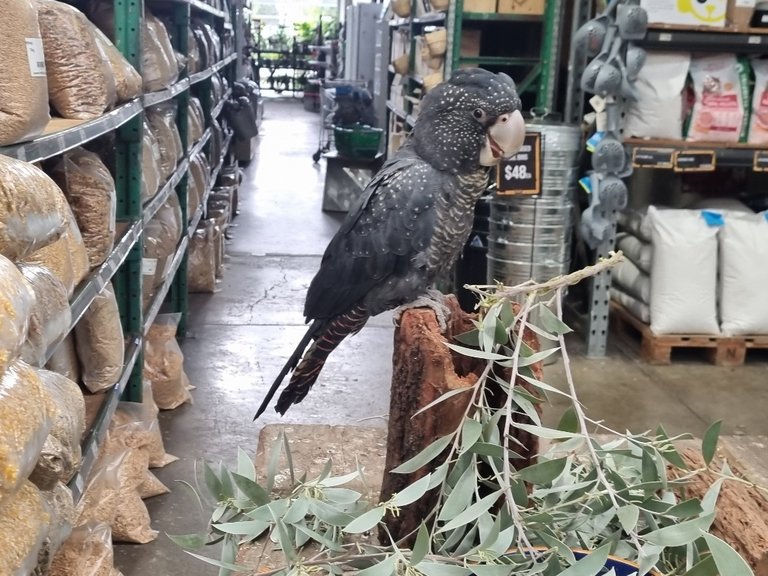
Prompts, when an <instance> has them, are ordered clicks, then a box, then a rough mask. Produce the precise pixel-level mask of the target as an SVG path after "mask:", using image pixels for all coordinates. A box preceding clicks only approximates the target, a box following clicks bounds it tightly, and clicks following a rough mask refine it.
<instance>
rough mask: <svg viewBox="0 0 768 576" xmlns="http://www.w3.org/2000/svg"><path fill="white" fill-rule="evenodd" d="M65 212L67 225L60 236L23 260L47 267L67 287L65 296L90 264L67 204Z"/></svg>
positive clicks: (73, 287)
mask: <svg viewBox="0 0 768 576" xmlns="http://www.w3.org/2000/svg"><path fill="white" fill-rule="evenodd" d="M65 213H66V221H67V225H66V229H65V231H64V234H62V236H61V238H59V239H58V240H57V241H56V242H53V243H52V244H50V245H48V246H45V247H43V248H40V249H39V250H36V251H35V252H33V253H32V254H30V255H29V256H26V257H25V258H24V260H23V262H25V263H27V264H39V265H40V266H44V267H45V268H47V269H48V270H49V271H50V272H51V274H53V275H54V276H55V277H56V279H57V280H58V281H59V282H61V283H62V284H63V285H64V287H65V288H66V289H67V296H68V297H71V296H72V294H74V292H75V288H76V287H77V286H78V285H79V284H80V282H82V281H83V280H85V278H86V277H87V276H88V272H89V271H90V265H89V264H88V251H87V250H86V249H85V243H84V242H83V237H82V236H81V235H80V229H79V228H78V227H77V222H76V221H75V216H74V214H72V210H71V209H70V208H69V206H67V207H66V208H65Z"/></svg>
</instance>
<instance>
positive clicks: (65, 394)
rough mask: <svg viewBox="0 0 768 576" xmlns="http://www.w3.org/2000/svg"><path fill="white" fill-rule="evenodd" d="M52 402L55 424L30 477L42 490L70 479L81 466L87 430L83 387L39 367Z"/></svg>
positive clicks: (39, 373) (50, 488)
mask: <svg viewBox="0 0 768 576" xmlns="http://www.w3.org/2000/svg"><path fill="white" fill-rule="evenodd" d="M37 374H38V376H39V377H40V380H41V381H42V383H43V387H44V389H45V391H46V392H47V394H48V395H49V396H50V398H51V400H52V402H53V425H52V426H51V431H50V432H49V433H48V438H46V441H45V444H44V445H43V449H42V452H41V454H40V458H39V459H38V461H37V465H36V466H35V469H34V470H33V471H32V474H31V475H30V477H29V479H30V480H31V481H32V482H34V484H35V485H36V486H37V487H38V488H40V489H41V490H52V489H53V488H54V487H55V486H56V484H57V483H58V482H69V481H70V480H71V479H72V476H73V475H74V473H75V472H76V471H77V470H78V468H79V467H80V461H81V457H82V452H81V448H80V442H81V440H82V438H83V434H84V433H85V400H84V399H83V393H82V392H81V391H80V387H79V386H78V385H77V384H75V383H74V382H72V381H71V380H69V379H68V378H66V377H65V376H62V375H61V374H57V373H56V372H50V371H48V370H38V371H37Z"/></svg>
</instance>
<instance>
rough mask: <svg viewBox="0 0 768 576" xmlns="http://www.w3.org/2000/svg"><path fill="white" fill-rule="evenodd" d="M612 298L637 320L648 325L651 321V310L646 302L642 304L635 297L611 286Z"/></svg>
mask: <svg viewBox="0 0 768 576" xmlns="http://www.w3.org/2000/svg"><path fill="white" fill-rule="evenodd" d="M611 298H612V299H613V300H615V301H616V302H618V303H619V304H621V305H622V306H624V308H626V309H627V311H628V312H629V313H630V314H632V316H634V317H635V318H637V319H638V320H640V321H641V322H645V323H646V324H648V323H650V321H651V308H650V306H648V304H646V303H645V302H640V300H638V299H637V298H635V297H634V296H630V295H629V294H627V293H626V292H624V291H623V290H621V289H620V288H617V287H616V286H611Z"/></svg>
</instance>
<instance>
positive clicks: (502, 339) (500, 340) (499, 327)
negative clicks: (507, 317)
mask: <svg viewBox="0 0 768 576" xmlns="http://www.w3.org/2000/svg"><path fill="white" fill-rule="evenodd" d="M494 324H495V331H494V335H493V340H494V342H495V343H496V344H498V345H499V346H504V345H505V344H506V343H507V342H509V334H508V333H507V328H506V327H505V326H504V324H503V323H502V322H500V321H499V320H498V319H497V320H496V322H495V323H494Z"/></svg>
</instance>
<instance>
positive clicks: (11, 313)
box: [0, 256, 35, 422]
mask: <svg viewBox="0 0 768 576" xmlns="http://www.w3.org/2000/svg"><path fill="white" fill-rule="evenodd" d="M34 306H35V294H34V292H33V291H32V289H31V288H30V287H29V286H28V285H27V283H26V282H25V281H24V276H22V274H21V272H19V270H18V269H17V268H16V266H14V265H13V263H11V261H10V260H8V259H7V258H4V257H3V256H0V373H2V371H4V370H5V369H6V368H7V367H8V365H9V364H10V363H11V362H12V361H13V359H14V358H15V357H16V356H17V355H18V353H19V351H20V350H21V348H22V346H23V344H24V341H25V340H26V339H27V331H28V328H29V318H30V315H31V313H32V310H33V308H34ZM0 422H2V420H0Z"/></svg>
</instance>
